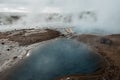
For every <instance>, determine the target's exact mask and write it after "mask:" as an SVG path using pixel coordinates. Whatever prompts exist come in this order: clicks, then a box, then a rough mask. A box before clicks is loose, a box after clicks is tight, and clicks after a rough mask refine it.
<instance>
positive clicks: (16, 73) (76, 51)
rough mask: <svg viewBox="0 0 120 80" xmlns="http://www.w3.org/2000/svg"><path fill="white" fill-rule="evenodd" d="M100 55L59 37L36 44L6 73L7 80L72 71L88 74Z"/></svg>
mask: <svg viewBox="0 0 120 80" xmlns="http://www.w3.org/2000/svg"><path fill="white" fill-rule="evenodd" d="M101 61H102V58H101V56H100V55H98V54H96V53H94V52H93V51H91V50H90V49H88V47H87V46H86V45H85V44H83V43H79V42H77V41H75V40H70V39H58V40H55V41H53V42H51V43H47V44H45V45H43V46H42V47H38V48H37V49H36V50H34V51H33V52H32V55H31V56H30V57H29V58H28V59H26V60H25V61H24V62H23V63H22V64H21V65H19V66H18V67H16V69H14V70H13V71H12V73H11V74H10V75H9V76H8V77H9V80H55V79H56V78H58V77H63V76H67V75H74V74H91V73H94V72H95V71H96V70H97V69H99V68H100V67H101Z"/></svg>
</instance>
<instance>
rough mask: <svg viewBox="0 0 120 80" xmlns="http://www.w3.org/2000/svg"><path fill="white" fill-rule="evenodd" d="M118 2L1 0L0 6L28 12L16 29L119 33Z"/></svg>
mask: <svg viewBox="0 0 120 80" xmlns="http://www.w3.org/2000/svg"><path fill="white" fill-rule="evenodd" d="M119 5H120V1H119V0H20V1H17V0H7V1H5V0H0V9H2V8H8V7H9V8H10V9H16V10H23V12H24V11H26V12H27V16H26V17H24V18H22V19H21V20H19V21H18V23H17V24H15V25H13V26H16V27H15V28H21V26H23V27H22V28H30V27H36V26H37V27H39V28H42V27H43V26H45V27H51V26H52V27H57V28H60V27H72V26H74V27H75V29H77V30H78V32H81V33H95V32H98V31H100V33H103V32H105V33H108V34H114V33H120V22H119V21H120V16H119V12H120V9H119ZM15 6H16V7H15ZM51 13H54V14H51ZM55 13H57V14H55ZM51 16H52V17H51ZM51 18H52V19H51ZM48 19H50V20H48ZM23 23H25V24H23ZM21 24H22V25H21ZM18 26H20V27H18ZM1 27H2V26H1ZM1 27H0V28H1ZM6 28H8V29H11V27H6ZM6 28H5V29H6ZM1 29H2V28H1ZM102 31H103V32H102Z"/></svg>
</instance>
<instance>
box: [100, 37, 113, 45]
mask: <svg viewBox="0 0 120 80" xmlns="http://www.w3.org/2000/svg"><path fill="white" fill-rule="evenodd" d="M100 43H101V44H107V45H112V41H111V40H110V39H107V38H101V39H100Z"/></svg>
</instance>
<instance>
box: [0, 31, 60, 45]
mask: <svg viewBox="0 0 120 80" xmlns="http://www.w3.org/2000/svg"><path fill="white" fill-rule="evenodd" d="M33 30H34V32H35V31H36V32H37V33H31V34H30V35H27V36H26V35H25V34H26V33H27V31H30V30H15V31H9V32H4V33H3V32H1V33H0V39H8V40H10V41H15V42H18V43H19V44H20V46H25V45H30V44H33V43H37V42H41V41H45V40H50V39H53V38H56V37H59V36H60V32H58V31H55V30H50V29H45V31H46V32H43V33H39V31H40V30H35V29H33ZM14 33H16V34H14ZM12 34H14V35H12ZM10 35H12V36H10Z"/></svg>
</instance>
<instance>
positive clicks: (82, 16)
mask: <svg viewBox="0 0 120 80" xmlns="http://www.w3.org/2000/svg"><path fill="white" fill-rule="evenodd" d="M109 24H110V23H108V25H109ZM108 25H106V24H102V23H101V21H100V20H99V16H98V14H97V13H96V12H94V11H82V12H79V13H76V14H73V13H37V14H33V13H17V12H14V13H9V12H4V13H1V14H0V31H9V30H14V29H30V28H35V29H39V28H40V29H42V28H54V29H56V28H57V29H59V30H60V31H61V29H63V28H68V27H70V28H71V27H72V30H73V31H74V32H75V33H77V34H104V35H105V34H119V33H120V27H119V26H112V25H111V26H108Z"/></svg>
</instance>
